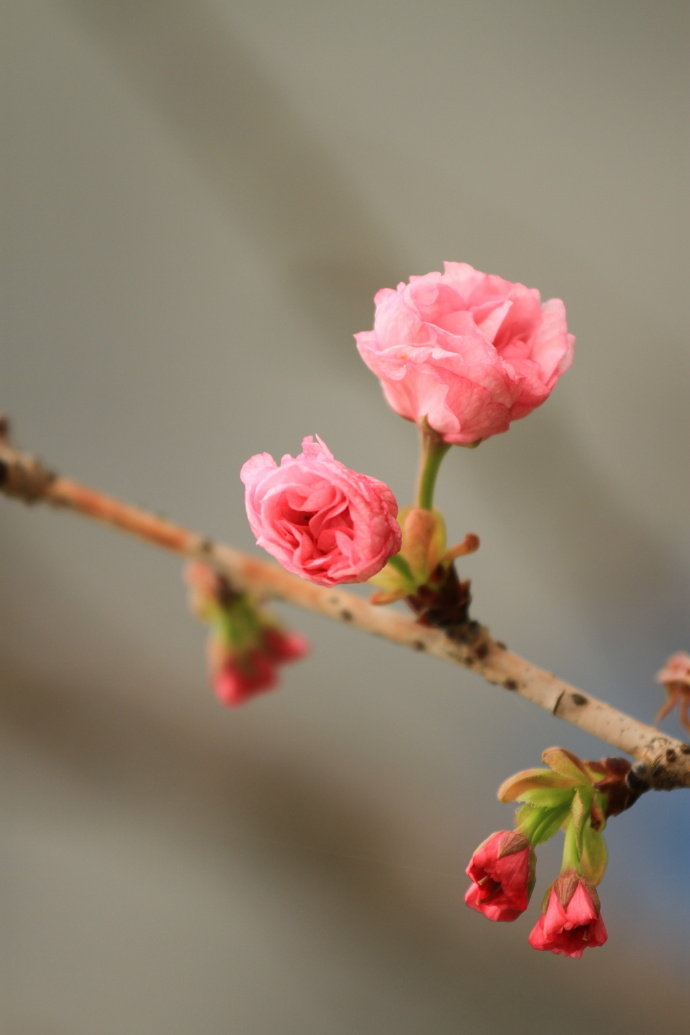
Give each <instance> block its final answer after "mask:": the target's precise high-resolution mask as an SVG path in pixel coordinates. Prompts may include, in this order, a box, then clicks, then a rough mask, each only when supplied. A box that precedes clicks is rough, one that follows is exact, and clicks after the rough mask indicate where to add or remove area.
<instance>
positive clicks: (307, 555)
mask: <svg viewBox="0 0 690 1035" xmlns="http://www.w3.org/2000/svg"><path fill="white" fill-rule="evenodd" d="M240 477H241V479H242V481H243V482H244V486H245V505H246V508H247V517H248V519H249V524H250V526H251V529H252V532H253V533H254V535H255V536H256V541H257V543H258V545H259V546H262V547H263V548H264V550H267V551H268V552H269V553H270V554H272V555H273V557H275V558H276V560H277V561H279V562H280V564H282V566H283V567H284V568H286V569H287V570H288V571H291V572H292V573H293V574H294V575H301V576H302V578H305V579H309V581H310V582H316V583H317V584H318V585H320V586H335V585H338V584H340V583H342V582H366V581H367V579H370V578H371V576H372V575H375V574H376V572H378V571H380V570H381V568H382V567H383V566H384V564H385V563H386V561H387V560H388V558H389V557H391V556H392V555H393V554H395V553H397V552H398V550H399V549H400V541H401V532H400V526H399V524H398V522H397V521H396V515H397V513H398V504H397V501H396V499H395V496H394V495H393V493H392V492H391V490H390V489H389V488H388V486H387V485H384V483H383V482H380V481H378V480H377V479H376V478H370V477H369V476H368V475H366V474H359V473H358V472H357V471H351V470H350V469H349V468H348V467H345V465H344V464H341V463H340V462H339V461H338V460H336V459H335V457H334V456H333V454H332V453H331V451H330V450H329V449H328V448H327V447H326V445H325V444H324V443H323V442H322V441H321V440H320V439H319V438H317V439H316V440H314V439H313V438H312V437H311V436H309V437H308V438H305V439H304V440H303V442H302V452H301V453H300V454H299V456H296V457H292V456H288V455H286V456H284V457H283V458H282V460H281V461H280V464H279V465H278V464H276V462H275V460H274V459H273V457H272V456H270V455H269V454H268V453H258V454H257V455H256V456H253V457H251V458H250V459H249V460H247V462H246V463H245V464H244V466H243V467H242V470H241V472H240Z"/></svg>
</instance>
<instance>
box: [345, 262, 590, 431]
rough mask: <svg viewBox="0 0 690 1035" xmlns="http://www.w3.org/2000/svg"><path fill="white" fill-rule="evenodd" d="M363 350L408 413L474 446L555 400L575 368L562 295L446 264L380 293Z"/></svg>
mask: <svg viewBox="0 0 690 1035" xmlns="http://www.w3.org/2000/svg"><path fill="white" fill-rule="evenodd" d="M374 302H375V303H376V313H375V316H374V328H373V330H371V331H362V332H361V333H359V334H356V335H355V339H356V341H357V347H358V349H359V353H360V355H361V357H362V359H363V360H364V362H365V363H366V365H367V366H368V367H369V369H370V370H372V371H373V372H374V373H375V374H376V376H377V377H378V378H379V380H380V381H381V386H382V388H383V393H384V395H385V397H386V399H387V400H388V402H389V404H390V406H391V407H392V408H393V409H394V410H395V412H396V413H398V414H400V416H401V417H406V418H407V420H411V421H415V422H416V423H417V424H420V425H421V424H424V423H426V424H428V426H429V427H430V428H431V429H432V430H433V431H435V432H437V433H438V435H440V436H441V438H442V439H443V440H444V441H445V442H449V443H455V444H458V445H471V444H473V443H476V442H480V441H481V440H482V439H484V438H488V437H489V436H490V435H496V434H498V433H499V432H501V431H507V430H508V426H509V424H510V422H511V421H514V420H517V419H518V418H520V417H525V416H526V415H527V414H528V413H531V411H532V410H533V409H534V408H535V407H537V406H539V405H540V404H541V403H543V402H544V400H545V399H546V398H547V396H548V395H549V393H550V392H551V390H552V389H553V387H554V385H555V384H556V381H557V380H558V378H559V377H560V375H561V374H562V373H563V372H564V371H565V370H567V369H568V367H569V366H570V364H571V362H572V351H573V342H574V340H575V339H574V337H573V335H572V334H569V333H568V329H567V326H566V319H565V307H564V305H563V302H562V301H561V300H560V299H559V298H553V299H551V300H550V301H548V302H542V301H541V297H540V295H539V292H538V291H537V290H535V289H534V288H528V287H525V285H524V284H518V283H515V284H514V283H511V282H510V281H508V280H503V278H502V277H497V276H492V275H490V274H488V273H481V272H480V271H479V270H475V269H474V268H473V267H472V266H469V265H468V264H467V263H465V262H446V263H445V264H444V272H443V273H427V274H425V275H424V276H422V277H410V280H409V283H401V284H398V287H397V289H396V290H395V291H393V290H392V289H391V288H383V289H382V290H381V291H379V292H377V294H376V295H375V297H374Z"/></svg>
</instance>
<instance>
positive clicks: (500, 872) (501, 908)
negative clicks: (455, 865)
mask: <svg viewBox="0 0 690 1035" xmlns="http://www.w3.org/2000/svg"><path fill="white" fill-rule="evenodd" d="M534 868H535V856H534V849H533V848H532V846H531V845H530V843H529V841H528V840H527V838H526V837H525V836H524V835H523V834H520V833H518V832H517V831H515V830H499V831H498V833H496V834H492V835H491V837H487V839H486V841H482V843H481V844H480V846H479V848H477V850H476V851H475V852H474V854H473V855H472V858H471V859H470V861H469V865H468V867H467V869H466V870H465V872H466V873H467V875H468V877H470V878H471V879H472V881H473V884H472V886H471V887H470V888H468V890H467V894H466V895H465V903H466V904H467V905H468V906H470V908H472V909H476V910H477V912H479V913H483V914H484V916H485V917H487V918H488V919H489V920H515V919H516V918H517V917H518V916H519V915H520V913H523V912H524V911H525V909H527V904H528V903H529V898H530V895H531V894H532V888H533V886H534Z"/></svg>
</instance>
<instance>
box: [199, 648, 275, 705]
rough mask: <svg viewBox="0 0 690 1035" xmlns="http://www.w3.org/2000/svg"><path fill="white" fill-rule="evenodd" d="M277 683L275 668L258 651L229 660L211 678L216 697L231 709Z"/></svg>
mask: <svg viewBox="0 0 690 1035" xmlns="http://www.w3.org/2000/svg"><path fill="white" fill-rule="evenodd" d="M277 679H278V675H277V671H276V667H275V665H274V664H273V662H272V661H271V659H270V658H269V657H267V656H266V655H265V654H263V653H262V652H261V651H260V650H256V651H249V652H246V653H244V654H241V655H237V656H236V657H229V658H228V659H227V660H226V662H225V664H224V665H222V666H221V667H220V668H219V669H218V670H217V671H216V672H215V673H214V675H213V677H212V680H213V689H214V690H215V692H216V697H217V698H218V699H219V701H221V703H222V704H226V705H229V706H230V707H232V706H234V705H238V704H243V703H244V702H245V701H246V700H248V699H249V698H250V697H255V696H256V694H259V693H261V692H262V691H263V690H270V689H271V688H272V687H274V686H275V685H276V682H277Z"/></svg>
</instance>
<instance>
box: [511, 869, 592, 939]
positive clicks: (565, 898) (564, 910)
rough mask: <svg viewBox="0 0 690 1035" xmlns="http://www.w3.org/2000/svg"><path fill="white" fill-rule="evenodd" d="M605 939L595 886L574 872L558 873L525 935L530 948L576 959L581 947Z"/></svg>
mask: <svg viewBox="0 0 690 1035" xmlns="http://www.w3.org/2000/svg"><path fill="white" fill-rule="evenodd" d="M607 938H608V934H607V932H606V927H605V925H604V921H603V920H602V918H601V913H600V908H599V896H598V895H597V892H596V889H595V888H593V887H592V886H591V885H590V884H586V883H585V881H583V880H582V878H581V877H579V876H578V874H576V873H574V872H566V873H562V874H561V876H560V877H558V879H557V880H555V881H554V883H553V885H552V887H551V891H550V893H549V899H548V902H547V905H546V910H545V912H543V913H542V914H541V916H540V917H539V919H538V920H537V923H536V925H535V926H534V928H533V929H532V932H531V934H530V936H529V943H530V945H531V946H532V948H534V949H544V950H548V951H549V952H555V953H557V954H558V955H561V956H572V957H573V959H579V958H580V957H581V956H582V953H583V952H584V951H585V949H588V948H596V947H597V946H598V945H603V944H604V942H605V941H606V939H607Z"/></svg>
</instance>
